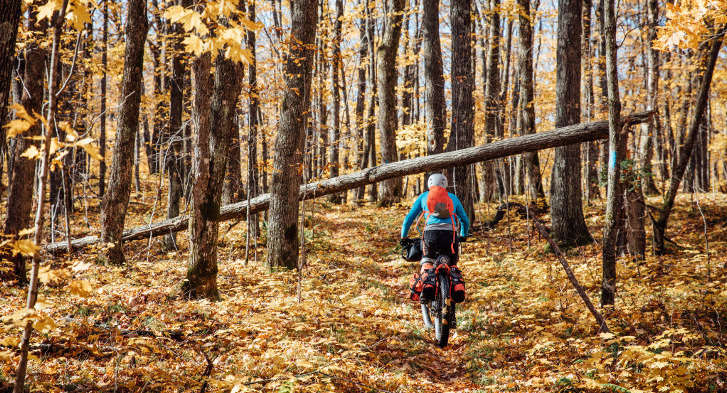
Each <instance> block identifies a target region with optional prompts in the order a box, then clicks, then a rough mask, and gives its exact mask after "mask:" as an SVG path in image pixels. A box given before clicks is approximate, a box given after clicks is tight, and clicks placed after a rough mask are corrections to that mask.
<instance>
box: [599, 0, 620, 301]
mask: <svg viewBox="0 0 727 393" xmlns="http://www.w3.org/2000/svg"><path fill="white" fill-rule="evenodd" d="M603 4H604V6H603V18H604V32H605V36H604V37H603V38H604V39H605V41H606V75H605V76H606V81H607V87H608V123H609V131H608V151H609V161H608V188H607V189H606V225H605V227H604V229H603V251H602V274H603V279H602V281H601V305H602V306H606V305H613V304H614V301H615V298H616V242H617V240H618V236H619V232H623V230H624V225H623V223H622V221H623V186H622V184H621V181H620V174H619V168H620V166H621V165H620V162H621V160H624V159H626V133H625V132H622V122H621V99H620V97H619V90H618V69H617V64H618V63H617V61H618V59H617V57H616V56H617V48H616V7H615V5H614V0H604V3H603Z"/></svg>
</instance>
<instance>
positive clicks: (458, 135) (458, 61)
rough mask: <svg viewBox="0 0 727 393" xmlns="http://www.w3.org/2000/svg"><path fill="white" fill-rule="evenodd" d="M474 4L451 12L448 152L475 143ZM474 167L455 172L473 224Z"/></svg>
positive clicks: (459, 0)
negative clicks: (453, 55)
mask: <svg viewBox="0 0 727 393" xmlns="http://www.w3.org/2000/svg"><path fill="white" fill-rule="evenodd" d="M471 8H472V0H454V1H453V2H452V5H451V8H450V11H451V14H450V20H451V23H452V52H453V53H456V54H457V56H455V57H453V58H452V78H451V80H452V123H451V130H452V131H451V132H450V134H449V143H448V144H447V151H455V150H460V149H463V148H467V147H471V146H472V143H473V142H474V134H475V129H474V117H475V116H474V102H473V99H472V91H473V90H474V75H473V72H472V37H471V35H472V17H471ZM471 170H473V167H472V166H471V165H466V166H458V167H455V168H454V171H453V172H452V177H451V181H452V186H454V193H455V194H456V195H458V196H459V197H460V199H461V201H462V205H463V207H464V209H465V212H466V213H467V216H468V217H469V218H470V220H472V221H473V220H474V213H475V209H474V190H473V189H472V184H471V182H470V180H471V178H470V171H471Z"/></svg>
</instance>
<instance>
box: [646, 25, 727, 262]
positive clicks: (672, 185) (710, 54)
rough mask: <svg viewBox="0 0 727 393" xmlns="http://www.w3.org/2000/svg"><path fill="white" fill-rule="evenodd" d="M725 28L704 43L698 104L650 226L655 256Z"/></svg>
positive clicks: (660, 247) (699, 120) (661, 247)
mask: <svg viewBox="0 0 727 393" xmlns="http://www.w3.org/2000/svg"><path fill="white" fill-rule="evenodd" d="M726 30H727V27H725V26H722V27H721V28H720V29H719V30H718V32H717V34H716V35H715V36H713V37H712V38H711V39H710V40H708V41H706V42H705V44H704V45H705V46H707V45H709V50H704V59H703V61H702V64H701V68H702V69H704V74H703V75H702V77H701V78H700V79H701V83H700V86H699V92H698V94H697V103H696V105H695V107H694V114H693V118H692V122H691V124H690V126H689V131H688V133H687V135H686V138H685V140H684V144H683V145H680V146H679V161H678V162H677V164H676V165H675V166H674V167H673V168H672V173H671V179H670V181H669V189H668V191H667V193H666V196H665V197H664V203H663V204H662V206H661V209H659V212H658V215H657V218H656V220H655V221H654V223H653V225H652V228H653V230H654V252H655V253H656V254H657V255H662V254H664V251H665V249H664V239H665V238H664V235H665V232H666V226H667V223H668V221H669V215H670V214H671V209H672V207H673V206H674V199H675V198H676V195H677V191H678V189H679V183H680V182H681V180H682V177H683V176H684V171H685V169H686V167H687V163H688V162H689V158H690V156H691V153H692V150H693V148H694V142H695V139H696V137H697V133H698V132H699V126H700V124H701V123H702V116H703V115H704V110H705V108H706V106H707V98H708V96H709V86H710V84H711V83H712V76H713V74H714V66H715V64H716V62H717V57H719V50H720V48H721V47H722V41H723V40H724V35H725V31H726Z"/></svg>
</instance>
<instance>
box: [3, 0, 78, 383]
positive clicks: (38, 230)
mask: <svg viewBox="0 0 727 393" xmlns="http://www.w3.org/2000/svg"><path fill="white" fill-rule="evenodd" d="M67 6H68V0H64V1H63V3H62V5H61V9H60V10H59V11H57V12H54V13H53V17H51V18H49V19H51V20H52V22H51V23H52V37H53V38H52V42H51V49H50V53H51V55H50V62H49V64H48V89H47V95H48V103H47V104H48V109H47V112H46V113H47V114H46V116H45V122H44V123H45V124H48V125H51V124H55V119H54V113H53V109H54V108H55V103H56V90H55V78H57V77H58V75H56V74H55V71H56V70H57V65H58V58H59V57H60V50H59V44H60V41H61V30H62V28H63V22H64V21H65V16H66V7H67ZM31 14H32V13H31ZM41 81H42V79H41ZM38 99H40V100H42V95H41V96H40V97H39V98H38ZM44 134H45V135H43V137H42V140H43V146H42V147H41V149H42V151H43V154H42V156H41V160H40V172H39V176H38V179H37V180H38V193H37V194H36V195H37V203H36V210H35V220H34V223H33V243H34V244H35V245H36V246H37V247H40V245H41V244H42V243H43V228H44V222H43V221H44V219H45V192H46V186H47V182H48V172H49V167H50V158H51V157H50V148H51V138H52V136H53V134H52V130H51V129H50V127H46V129H45V132H44ZM67 241H68V244H70V239H67ZM69 247H70V246H69ZM40 260H41V253H40V252H35V253H34V255H33V267H32V270H31V272H30V285H28V297H27V301H26V303H25V307H26V311H28V312H32V310H33V309H34V308H35V303H36V301H37V300H38V275H39V274H38V273H39V270H40ZM32 333H33V321H32V320H28V321H26V322H25V328H24V329H23V337H22V340H21V342H20V360H19V361H18V367H17V369H16V371H15V386H13V393H23V392H24V391H25V371H26V367H27V364H28V349H29V347H30V337H31V334H32Z"/></svg>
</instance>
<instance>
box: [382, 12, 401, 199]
mask: <svg viewBox="0 0 727 393" xmlns="http://www.w3.org/2000/svg"><path fill="white" fill-rule="evenodd" d="M384 9H385V10H386V16H385V23H384V30H383V37H381V42H380V43H379V47H378V49H377V52H376V56H377V58H376V67H377V70H376V76H377V83H378V90H379V118H378V126H379V144H380V146H381V158H382V160H383V161H384V163H385V164H387V163H390V162H396V161H398V160H399V153H398V152H397V151H396V128H397V126H398V124H399V122H398V121H397V113H396V85H397V79H398V77H397V69H396V53H397V52H398V50H399V38H400V37H401V21H402V13H403V11H404V0H385V1H384ZM400 197H401V179H399V178H394V179H390V180H387V181H385V182H383V183H382V184H381V186H380V188H379V206H389V205H391V204H393V203H395V202H398V201H399V199H400Z"/></svg>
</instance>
